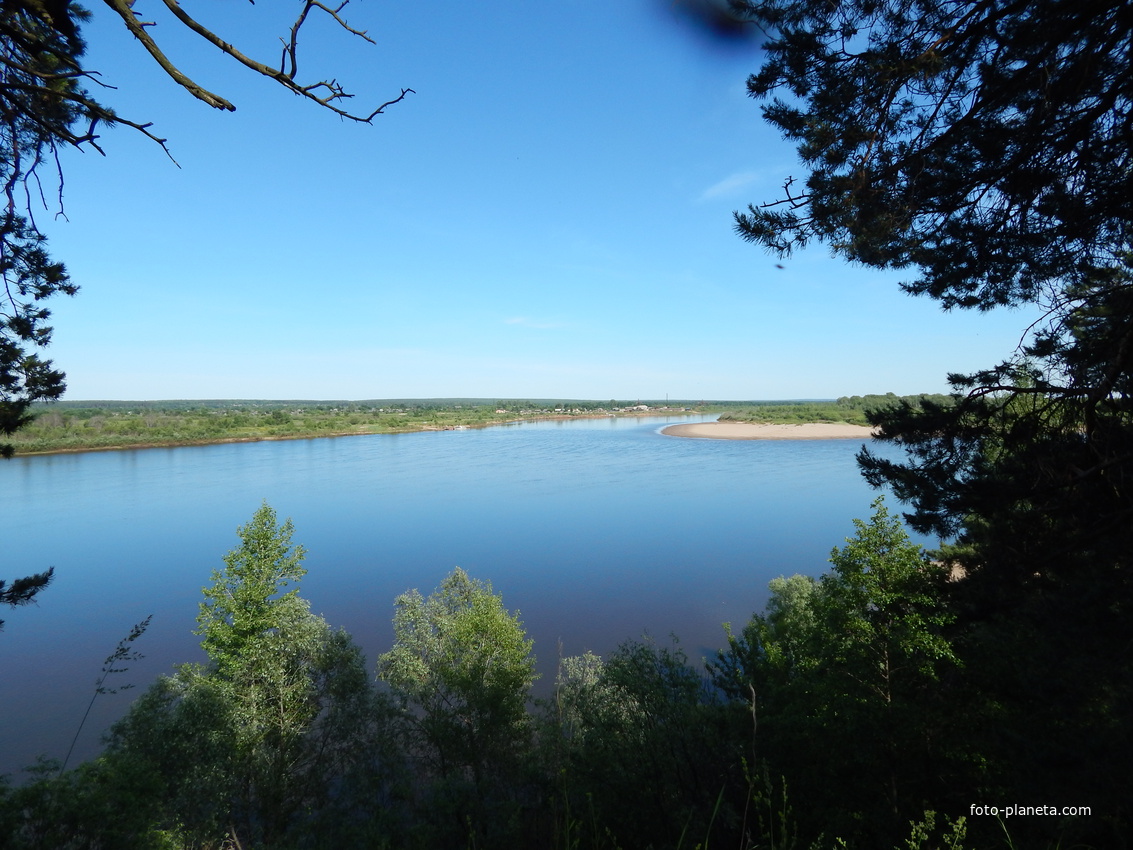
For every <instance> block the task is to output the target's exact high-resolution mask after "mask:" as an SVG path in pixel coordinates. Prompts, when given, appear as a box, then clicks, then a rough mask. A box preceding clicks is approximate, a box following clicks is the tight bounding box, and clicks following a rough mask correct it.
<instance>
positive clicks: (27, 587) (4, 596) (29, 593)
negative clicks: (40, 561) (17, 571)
mask: <svg viewBox="0 0 1133 850" xmlns="http://www.w3.org/2000/svg"><path fill="white" fill-rule="evenodd" d="M54 575H55V568H54V567H51V568H49V569H47V570H45V571H44V572H42V573H36V574H35V575H31V576H25V577H24V578H18V579H15V580H14V581H13V582H12V583H11V584H8V582H6V581H4V579H0V605H11V606H12V607H13V608H14V607H16V606H19V605H27V604H29V603H30V602H32V601H33V600H34V599H35V596H36V594H37V593H39V592H40V591H41V590H43V589H44V588H45V587H47V585H49V584H51V579H52V578H53V577H54ZM3 628H4V621H3V620H0V629H3Z"/></svg>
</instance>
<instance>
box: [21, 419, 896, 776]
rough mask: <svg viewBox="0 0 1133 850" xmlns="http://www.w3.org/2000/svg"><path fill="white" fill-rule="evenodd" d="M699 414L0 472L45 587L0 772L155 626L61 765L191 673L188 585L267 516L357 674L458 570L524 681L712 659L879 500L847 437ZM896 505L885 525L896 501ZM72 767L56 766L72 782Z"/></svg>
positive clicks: (206, 575) (181, 451) (55, 460)
mask: <svg viewBox="0 0 1133 850" xmlns="http://www.w3.org/2000/svg"><path fill="white" fill-rule="evenodd" d="M704 419H705V417H700V418H697V419H692V420H689V419H680V420H674V419H656V418H649V419H593V420H578V421H566V422H539V423H524V424H517V425H510V426H501V427H494V428H487V429H483V430H468V431H444V432H430V433H419V434H404V435H398V436H367V437H348V438H337V439H318V440H297V441H284V442H261V443H243V444H230V445H217V446H204V447H193V448H177V449H147V450H142V451H120V452H94V453H87V454H72V455H53V456H45V457H30V458H16V459H13V460H10V461H7V462H0V492H2V493H3V500H4V502H3V512H4V513H3V516H4V526H5V535H4V536H5V539H4V557H3V561H2V563H0V578H5V579H8V580H11V579H12V578H14V577H16V576H21V575H27V574H29V573H31V572H37V571H40V570H42V569H45V568H46V567H48V566H54V567H55V569H56V579H55V583H54V584H53V585H52V586H51V587H50V588H48V589H47V590H46V591H45V592H44V593H42V594H41V596H40V601H39V604H38V605H34V606H29V607H26V608H20V609H4V610H0V618H2V619H4V620H6V621H7V622H6V624H5V626H4V630H3V632H0V664H2V668H0V670H2V674H0V712H2V714H0V774H2V773H14V772H16V771H18V770H19V769H20V768H21V767H23V766H24V765H27V764H29V763H31V762H32V761H33V760H34V759H35V758H36V756H38V755H40V754H45V755H48V756H50V757H53V758H62V757H63V755H64V754H65V753H66V751H67V747H68V746H69V744H70V742H71V738H72V736H73V735H74V733H75V729H76V727H77V726H78V724H79V721H80V720H81V718H82V716H83V712H84V710H85V709H86V705H87V703H88V702H89V700H90V698H91V695H92V693H93V692H94V685H95V681H96V679H97V678H98V676H99V672H100V668H101V666H102V663H103V660H104V659H105V658H106V657H107V656H108V655H110V653H111V652H113V650H114V647H115V644H116V643H117V642H118V641H119V640H120V639H121V638H123V637H124V636H125V635H126V633H127V632H128V631H129V629H130V627H131V625H132V624H134V623H136V622H138V621H139V620H141V619H143V618H144V617H145V616H146V615H148V614H153V624H152V625H151V627H150V629H149V631H148V632H147V633H146V634H145V635H144V636H143V637H142V638H141V639H140V640H139V641H138V642H137V644H136V647H137V648H138V649H139V650H140V651H141V652H143V653H144V654H145V658H144V659H143V660H141V661H138V662H136V663H134V664H133V665H132V666H131V667H130V669H129V671H128V672H126V673H124V674H119V675H117V676H112V677H111V678H110V679H109V680H108V681H107V685H108V686H110V687H113V686H115V685H118V686H120V685H123V684H129V683H133V684H135V685H137V686H138V688H139V690H135V691H131V690H125V691H121V692H119V693H117V694H106V695H103V696H99V697H98V699H97V700H96V702H95V707H94V711H93V712H92V713H91V717H90V719H89V720H88V721H87V725H86V727H85V728H84V730H83V734H82V736H81V738H80V741H79V746H78V748H77V749H76V755H77V756H78V757H80V758H88V757H90V756H91V755H93V754H94V753H96V752H97V750H98V746H99V737H100V735H101V734H102V732H103V731H105V729H106V728H107V727H108V726H109V724H110V723H112V722H113V721H114V719H116V718H117V717H119V716H121V714H122V713H123V712H124V711H125V709H126V707H127V706H128V705H129V703H130V700H131V699H132V698H133V697H134V695H136V694H137V693H139V692H140V688H143V687H145V686H146V685H147V684H148V683H149V682H150V681H152V680H153V678H154V677H155V676H157V675H159V674H160V673H164V672H169V671H170V670H171V669H172V666H173V665H174V664H176V663H179V662H184V661H197V660H201V659H202V658H203V655H202V654H201V652H200V649H199V646H198V641H199V638H197V637H196V636H194V635H193V634H192V630H193V628H194V627H195V617H196V614H197V604H198V602H199V601H200V598H201V597H200V590H201V588H202V587H203V586H204V585H206V584H208V583H209V581H210V573H211V571H212V570H214V569H217V568H219V567H220V566H221V565H222V564H221V556H222V555H224V553H225V552H227V551H228V550H230V549H231V548H233V546H235V545H236V542H237V538H236V527H237V526H238V525H241V524H243V523H245V522H247V521H248V520H249V519H250V518H251V516H252V514H253V513H254V511H255V510H256V508H258V507H259V506H260V504H261V503H262V502H263V501H264V500H267V502H268V503H270V504H271V505H272V507H274V508H275V509H276V511H277V512H278V513H279V515H280V517H281V518H284V517H291V518H292V520H293V521H294V523H295V536H294V540H295V541H296V542H299V543H301V544H302V545H303V546H304V547H306V549H307V550H308V555H307V559H306V562H305V563H306V567H307V569H308V574H307V576H306V578H305V579H304V581H303V584H302V593H303V595H304V596H305V597H306V598H307V599H309V600H310V602H311V607H312V610H313V611H314V612H316V613H318V614H321V615H323V616H324V617H325V618H326V619H327V621H328V622H329V623H330V624H331V625H333V626H336V627H337V626H341V627H344V628H346V629H347V630H348V631H349V632H350V633H351V634H352V635H354V637H355V639H356V640H357V641H358V643H359V644H360V645H361V646H362V648H363V649H364V650H365V652H366V655H367V658H368V659H369V663H371V664H372V663H373V661H374V659H375V657H376V656H377V654H378V653H380V652H383V651H385V650H386V649H388V648H389V645H390V642H391V640H392V629H391V626H390V619H391V617H392V614H393V600H394V598H395V597H396V596H397V595H398V594H399V593H402V592H404V591H405V590H406V589H407V588H411V587H416V588H419V589H420V590H421V591H422V592H423V593H428V592H429V591H431V590H432V589H433V588H434V587H436V585H437V584H438V583H439V582H440V581H441V579H443V578H444V576H445V575H446V574H447V573H448V572H449V571H450V570H451V569H452V568H453V567H454V566H460V567H463V568H464V569H465V570H467V571H468V572H469V573H470V574H471V575H472V576H473V577H475V578H479V579H482V580H487V581H490V582H491V583H492V585H493V588H494V590H495V591H496V592H497V593H500V594H502V595H503V598H504V604H505V605H506V606H507V608H508V609H509V610H513V611H514V610H516V609H518V610H519V611H520V614H521V617H522V620H523V622H524V625H525V626H526V628H527V631H528V633H529V635H530V636H531V637H532V638H534V640H535V653H536V655H537V657H538V659H539V669H540V671H541V672H542V674H543V678H542V682H541V683H540V685H541V686H542V688H543V689H545V688H546V687H547V685H549V683H550V682H551V681H552V680H553V677H554V670H555V663H556V659H557V657H558V656H559V653H560V652H561V653H563V654H565V655H574V654H578V653H581V652H584V651H586V650H592V651H594V652H597V653H599V654H602V653H605V652H608V651H610V650H611V649H613V648H614V647H616V646H617V645H618V644H619V643H620V642H622V641H624V640H626V639H631V638H641V637H642V636H643V635H646V634H648V635H651V636H653V637H655V638H656V639H657V640H659V641H668V640H669V639H670V638H669V636H670V634H676V635H678V636H679V637H680V639H681V644H682V646H683V647H684V648H685V650H686V651H687V652H688V654H689V656H690V657H693V658H697V657H699V656H700V655H701V654H704V653H707V652H710V651H711V650H713V649H715V648H717V647H719V646H721V645H722V644H723V643H724V632H723V629H722V626H721V624H722V623H724V622H728V621H730V622H732V623H734V624H736V625H737V626H739V625H741V624H743V623H744V622H746V621H747V619H748V618H749V617H750V615H751V613H752V612H753V611H755V610H757V609H760V608H762V606H763V604H764V603H765V601H766V599H767V582H768V581H769V580H770V579H772V578H774V577H776V576H779V575H783V574H788V575H789V574H791V573H796V572H803V573H810V574H813V575H817V574H818V573H820V572H821V571H823V570H824V569H826V567H827V566H828V565H827V563H826V559H827V558H828V557H829V554H830V551H831V549H832V548H833V547H835V546H839V545H841V544H842V543H843V541H844V539H845V538H846V537H847V536H848V535H850V534H852V533H853V530H854V529H853V523H852V519H853V518H854V517H859V518H866V517H868V516H869V514H870V507H869V506H870V502H871V500H872V499H873V498H874V497H875V496H876V493H875V492H874V491H873V490H871V489H870V488H869V487H868V486H867V485H866V484H865V483H864V481H863V480H862V479H861V478H860V476H859V474H858V471H857V467H856V465H855V463H854V454H855V452H856V451H857V450H858V449H859V448H860V446H861V443H860V442H859V441H856V440H805V441H804V440H800V441H787V440H758V441H733V440H701V439H685V438H680V437H666V436H664V435H662V434H660V433H659V431H660V429H661V427H663V426H664V425H665V424H666V423H669V422H673V421H704ZM894 507H896V506H894ZM74 762H75V758H74V757H73V758H72V764H74Z"/></svg>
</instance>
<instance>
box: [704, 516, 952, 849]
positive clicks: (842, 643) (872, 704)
mask: <svg viewBox="0 0 1133 850" xmlns="http://www.w3.org/2000/svg"><path fill="white" fill-rule="evenodd" d="M873 507H874V513H873V516H872V517H871V519H870V521H869V522H868V523H867V522H863V521H861V520H855V521H854V525H855V527H856V529H857V533H856V534H855V535H854V537H852V538H849V539H848V540H847V541H846V545H845V546H843V547H842V548H840V549H835V550H834V551H833V552H832V553H831V556H830V562H831V564H832V569H831V570H830V571H829V572H827V573H826V574H824V575H823V576H821V577H820V578H819V579H817V580H816V579H811V578H807V577H804V576H793V577H791V578H789V579H783V578H780V579H777V580H775V581H773V582H772V583H771V591H772V596H771V599H770V601H769V602H768V604H767V608H766V610H765V612H764V613H763V614H757V615H755V616H753V617H752V619H751V621H750V622H749V623H748V624H747V625H746V626H745V627H744V629H743V631H742V633H741V634H740V635H732V634H729V635H728V649H727V650H725V651H723V652H721V653H719V654H718V656H717V658H716V660H715V661H714V662H712V663H711V664H710V668H711V669H712V671H713V674H714V678H715V680H716V682H717V683H718V684H719V686H720V687H721V688H722V689H723V690H724V691H725V692H726V693H728V694H729V695H730V696H732V697H733V698H735V699H741V700H744V701H746V702H749V703H750V704H751V705H752V709H753V711H755V712H756V719H757V729H758V733H757V739H756V743H757V748H756V752H757V754H759V756H760V757H761V758H766V759H767V760H768V761H769V762H770V763H771V766H772V769H773V771H774V772H776V773H783V774H785V775H786V776H787V779H788V783H789V784H790V786H791V787H792V788H793V789H794V791H795V792H796V793H795V794H794V795H793V796H794V800H795V802H796V804H797V805H802V806H807V807H810V809H811V810H810V820H811V823H812V825H813V823H814V822H815V821H822V822H824V824H825V825H826V826H827V827H828V828H830V829H831V830H832V831H834V832H835V833H837V834H842V835H847V834H850V833H857V834H858V835H859V836H863V835H865V836H869V838H870V840H871V841H874V842H876V841H880V840H884V839H891V840H896V837H897V836H898V835H899V834H900V832H901V831H902V830H903V829H904V827H905V824H906V822H907V820H908V819H909V818H911V817H919V816H920V815H921V814H922V813H923V812H924V810H925V809H926V808H932V807H933V805H934V804H933V803H932V800H933V799H934V798H936V799H937V800H939V799H940V798H941V795H943V794H945V792H946V791H947V788H942V787H941V782H940V777H942V776H945V775H949V771H950V770H952V769H953V766H952V765H951V764H950V763H949V762H948V760H947V759H946V758H945V753H942V752H940V751H939V745H938V740H939V739H940V738H941V737H942V736H943V733H944V731H945V730H946V729H947V728H949V727H951V726H952V725H953V724H952V723H951V722H950V721H949V720H948V715H947V713H946V711H945V708H946V703H945V701H944V700H942V699H941V696H942V685H941V681H942V678H943V677H945V676H946V674H948V673H949V672H950V671H952V670H954V669H955V668H956V665H957V658H956V655H955V653H954V651H953V649H952V645H951V642H950V640H949V639H948V638H947V636H946V630H947V628H948V627H949V626H950V624H951V623H952V622H953V620H954V619H955V616H954V615H953V614H952V613H951V612H950V611H949V610H948V607H947V605H946V602H945V598H944V585H945V577H946V576H945V570H944V568H943V567H941V566H939V565H936V564H934V563H932V562H931V561H930V560H929V559H928V557H927V555H926V554H925V552H924V551H923V550H922V549H921V547H920V546H918V545H917V544H915V543H913V542H912V541H910V540H909V538H908V535H907V534H906V532H905V530H904V528H903V527H902V525H901V523H900V521H899V520H898V519H896V518H895V517H893V516H891V515H890V514H889V512H888V510H887V509H886V508H885V505H884V503H883V501H882V500H881V499H878V500H877V501H875V502H874V505H873ZM926 804H927V805H926ZM859 818H860V819H861V821H859V820H858V819H859ZM878 846H881V845H878Z"/></svg>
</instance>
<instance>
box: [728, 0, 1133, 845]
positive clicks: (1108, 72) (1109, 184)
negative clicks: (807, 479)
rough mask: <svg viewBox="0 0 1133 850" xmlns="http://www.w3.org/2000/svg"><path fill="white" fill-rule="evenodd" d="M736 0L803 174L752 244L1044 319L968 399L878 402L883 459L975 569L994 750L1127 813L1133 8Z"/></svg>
mask: <svg viewBox="0 0 1133 850" xmlns="http://www.w3.org/2000/svg"><path fill="white" fill-rule="evenodd" d="M737 5H739V6H742V7H743V9H744V11H745V14H747V16H748V18H749V20H751V21H753V22H755V23H757V24H759V25H760V26H761V27H762V28H763V29H764V30H765V31H766V32H767V33H768V41H767V45H766V48H767V49H766V53H765V56H766V61H765V62H764V64H763V66H762V68H761V69H760V70H759V71H758V73H756V74H755V75H753V76H752V77H751V78H750V79H749V81H748V88H749V91H750V92H751V94H752V95H753V96H754V97H756V98H759V99H761V100H763V101H764V103H765V105H764V116H765V118H766V119H767V120H768V121H769V122H770V123H771V124H773V125H774V126H776V127H778V128H779V129H780V130H781V131H782V132H783V134H784V135H785V136H786V137H787V138H788V139H789V140H790V141H792V142H793V143H795V144H796V145H797V149H798V152H799V154H800V157H801V159H802V163H803V168H804V172H805V173H804V176H803V177H802V178H801V179H800V180H798V181H794V180H789V181H788V182H787V185H786V187H785V190H784V193H783V194H782V196H780V197H779V198H778V199H777V200H772V201H770V202H769V203H765V204H762V205H759V206H756V205H753V206H751V207H749V208H748V210H747V211H745V212H741V213H737V215H736V227H737V230H738V231H739V233H740V234H741V235H742V236H743V237H744V238H746V239H749V240H751V241H753V242H756V243H758V244H761V245H763V246H765V247H767V248H769V249H771V250H773V251H776V252H778V253H780V254H788V253H790V252H791V251H792V250H794V249H795V248H798V247H801V246H803V245H805V244H807V243H809V242H811V241H813V240H820V241H825V242H827V243H828V244H829V245H830V246H831V247H832V249H833V250H834V251H835V253H836V254H838V255H840V256H843V257H845V258H847V259H849V260H851V261H855V262H861V263H864V264H866V265H869V266H872V267H876V268H890V269H901V270H904V271H906V272H907V273H908V275H909V279H908V280H907V281H906V283H905V284H904V288H905V289H906V290H907V291H909V292H911V293H914V294H923V295H927V296H929V297H932V298H935V299H937V300H938V301H939V302H940V303H941V304H942V305H943V306H944V307H945V308H946V309H947V308H974V309H979V310H987V309H991V308H993V307H997V306H1000V305H1020V304H1037V305H1039V306H1041V307H1042V308H1043V310H1044V313H1045V315H1044V318H1043V319H1042V320H1041V321H1039V322H1037V323H1036V324H1035V326H1034V327H1033V328H1032V329H1031V331H1032V332H1031V333H1029V334H1027V335H1026V337H1025V339H1024V342H1023V343H1022V344H1021V345H1020V346H1019V348H1018V350H1017V351H1016V353H1015V355H1013V356H1011V357H1010V358H1008V359H1007V361H1006V362H1004V363H1001V364H999V365H998V366H994V367H991V368H988V369H985V370H983V371H979V372H976V373H974V374H970V375H952V376H950V380H951V382H952V385H953V389H954V393H953V395H954V403H953V404H950V405H941V404H937V403H934V402H931V401H926V402H925V403H923V404H922V405H919V406H916V407H914V406H912V405H908V404H902V405H897V406H896V407H894V408H890V409H887V410H878V411H874V412H872V413H871V414H870V419H871V422H872V423H873V424H875V425H877V426H880V433H881V438H882V439H883V440H887V441H890V442H893V443H895V444H896V445H898V446H900V447H901V448H903V449H905V450H906V453H907V454H906V457H905V458H904V459H903V460H892V459H890V458H888V457H883V456H880V455H879V454H877V453H873V452H869V451H865V452H863V453H862V455H861V456H860V462H861V464H862V467H863V471H864V472H865V474H866V477H867V479H868V480H869V481H870V482H871V483H873V484H878V485H881V484H887V485H889V486H891V487H892V489H893V491H894V493H895V494H896V495H897V496H898V497H899V498H900V499H902V500H903V501H907V502H909V503H910V504H911V508H912V510H911V512H910V513H909V514H908V519H909V521H910V523H911V525H912V527H913V528H915V529H916V530H918V531H921V532H924V533H933V534H936V535H939V536H940V537H942V538H945V539H948V540H949V541H950V543H949V545H948V546H947V547H945V549H944V551H943V553H942V557H944V558H946V559H947V560H948V561H949V562H950V563H953V564H955V565H957V566H958V567H960V568H962V569H960V570H958V571H957V572H958V574H962V575H963V576H964V578H963V580H962V581H959V582H957V585H956V587H955V589H954V592H953V593H952V594H951V596H952V598H953V605H954V609H955V611H956V612H957V614H959V615H960V616H961V617H962V619H963V621H964V630H963V632H962V634H961V635H960V637H961V638H962V640H960V642H959V643H958V644H957V647H958V650H959V651H960V652H961V653H962V654H963V655H964V656H965V658H966V659H967V661H968V664H967V670H968V673H967V674H966V677H967V679H968V680H969V683H970V685H971V687H972V688H973V689H975V690H977V691H978V692H979V699H980V701H982V702H985V703H986V704H988V705H995V706H998V710H999V711H1000V712H1001V713H1002V716H1001V718H1000V720H999V722H998V731H997V732H996V733H994V734H993V733H991V732H990V731H989V733H988V736H987V740H989V741H992V740H994V739H995V738H997V737H998V738H999V739H1000V740H1002V741H1007V740H1011V741H1012V743H1011V744H1010V745H1008V744H1006V743H1004V744H1003V745H1001V746H1000V747H999V748H998V749H999V756H998V758H996V759H993V760H992V761H993V763H994V764H995V765H996V766H995V771H996V772H997V775H998V779H997V781H999V782H1001V783H1003V787H1005V788H1007V789H1008V790H1011V791H1013V792H1015V793H1028V794H1030V795H1032V796H1043V795H1058V794H1060V793H1065V789H1066V788H1070V787H1074V788H1081V789H1089V793H1091V794H1096V797H1095V799H1098V800H1099V801H1100V800H1103V799H1104V800H1107V801H1109V802H1108V803H1107V804H1106V805H1107V806H1109V807H1110V808H1112V810H1113V811H1114V812H1122V813H1123V814H1119V815H1116V816H1115V817H1116V820H1117V821H1120V822H1122V823H1124V824H1125V825H1126V826H1125V828H1127V821H1128V816H1127V814H1124V813H1125V812H1127V807H1126V806H1125V805H1124V803H1123V802H1122V801H1124V800H1127V799H1129V798H1130V797H1131V796H1133V786H1131V785H1130V782H1129V776H1128V771H1127V770H1125V769H1124V767H1123V765H1124V764H1126V763H1128V762H1129V761H1130V760H1131V759H1133V735H1130V734H1129V725H1130V723H1129V717H1130V716H1133V714H1131V709H1130V707H1131V706H1133V685H1131V683H1133V665H1131V663H1130V659H1129V654H1128V652H1127V651H1126V647H1128V646H1129V645H1130V643H1131V642H1133V575H1131V573H1133V561H1131V557H1133V556H1131V554H1130V553H1133V261H1131V256H1130V249H1131V246H1130V232H1131V230H1130V227H1131V223H1133V206H1131V205H1130V201H1129V192H1128V183H1129V175H1130V173H1133V162H1131V159H1130V157H1131V152H1130V146H1129V144H1128V139H1129V137H1130V135H1131V133H1133V83H1131V81H1133V67H1131V63H1133V10H1131V9H1130V7H1129V4H1116V5H1115V4H1110V3H1105V2H1101V0H1090V2H1084V3H1079V2H1070V0H1036V2H1029V3H1018V2H1012V0H988V2H976V3H968V2H954V1H953V0H918V2H913V3H905V2H898V1H897V0H881V2H865V1H864V0H834V2H816V1H815V0H741V1H740V2H739V3H738V4H737ZM1012 343H1014V340H1012ZM1051 623H1058V628H1057V629H1051V628H1050V624H1051ZM1085 682H1090V683H1091V684H1090V685H1089V686H1088V687H1087V686H1085V685H1084V683H1085ZM971 696H974V694H972V693H969V697H971ZM1036 706H1041V707H1042V710H1040V711H1036V710H1035V707H1036ZM1086 729H1090V730H1091V732H1090V733H1089V734H1088V735H1087V733H1085V732H1084V730H1086ZM1093 823H1094V824H1098V823H1100V821H1099V820H1098V819H1094V820H1093ZM1083 840H1095V841H1099V842H1100V843H1103V844H1105V843H1110V840H1111V837H1110V836H1109V835H1105V836H1102V837H1098V838H1093V839H1083Z"/></svg>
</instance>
